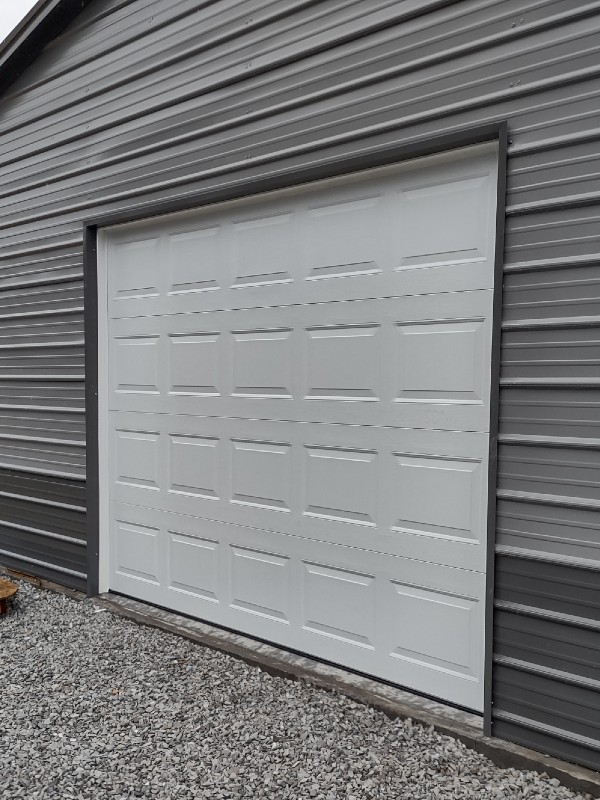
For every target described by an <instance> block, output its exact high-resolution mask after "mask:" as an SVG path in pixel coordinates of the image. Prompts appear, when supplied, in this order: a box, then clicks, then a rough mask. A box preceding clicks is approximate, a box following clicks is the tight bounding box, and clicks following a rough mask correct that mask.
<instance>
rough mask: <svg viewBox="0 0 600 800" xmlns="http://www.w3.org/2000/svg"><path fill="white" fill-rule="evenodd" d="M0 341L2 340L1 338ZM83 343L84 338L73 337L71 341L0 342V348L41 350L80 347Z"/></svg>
mask: <svg viewBox="0 0 600 800" xmlns="http://www.w3.org/2000/svg"><path fill="white" fill-rule="evenodd" d="M0 341H2V339H1V338H0ZM84 344H85V340H84V339H74V340H73V341H71V342H32V343H27V342H23V343H21V342H15V343H14V344H0V350H11V351H12V350H41V349H48V348H55V347H57V348H61V349H66V348H69V347H82V346H83V345H84Z"/></svg>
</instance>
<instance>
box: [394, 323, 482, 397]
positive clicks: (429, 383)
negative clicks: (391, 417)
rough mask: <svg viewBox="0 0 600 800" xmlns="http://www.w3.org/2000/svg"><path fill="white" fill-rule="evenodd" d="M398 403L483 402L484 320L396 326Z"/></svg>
mask: <svg viewBox="0 0 600 800" xmlns="http://www.w3.org/2000/svg"><path fill="white" fill-rule="evenodd" d="M396 332H397V334H396V335H397V347H398V362H397V363H398V366H397V370H398V373H397V375H398V389H397V399H398V400H400V401H407V400H408V401H419V400H420V401H428V400H429V401H435V402H452V403H472V404H477V405H481V404H482V403H483V402H484V394H485V388H484V386H485V381H484V368H485V367H486V366H487V369H488V370H489V363H487V364H486V359H485V357H484V352H485V344H486V342H485V335H484V333H485V327H484V323H483V320H467V321H460V322H423V323H416V324H397V326H396Z"/></svg>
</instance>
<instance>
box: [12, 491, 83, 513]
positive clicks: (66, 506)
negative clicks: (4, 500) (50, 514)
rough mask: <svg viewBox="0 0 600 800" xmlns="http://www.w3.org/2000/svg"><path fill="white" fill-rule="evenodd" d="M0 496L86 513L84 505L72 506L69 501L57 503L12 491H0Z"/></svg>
mask: <svg viewBox="0 0 600 800" xmlns="http://www.w3.org/2000/svg"><path fill="white" fill-rule="evenodd" d="M0 497H8V498H9V499H10V500H23V501H25V502H26V503H33V504H34V505H39V506H51V507H52V508H62V509H64V510H65V511H75V512H77V513H80V514H85V513H86V508H85V506H74V505H70V504H69V503H59V502H58V501H57V500H46V498H44V497H31V496H30V495H23V494H14V493H13V492H0Z"/></svg>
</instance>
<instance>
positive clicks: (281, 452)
mask: <svg viewBox="0 0 600 800" xmlns="http://www.w3.org/2000/svg"><path fill="white" fill-rule="evenodd" d="M232 445H233V458H232V460H233V463H232V478H231V481H232V491H231V500H232V502H233V503H242V504H244V505H251V506H260V507H261V508H271V509H276V510H277V511H289V510H290V505H291V492H292V463H291V462H292V448H291V445H289V444H279V443H273V442H253V441H233V442H232Z"/></svg>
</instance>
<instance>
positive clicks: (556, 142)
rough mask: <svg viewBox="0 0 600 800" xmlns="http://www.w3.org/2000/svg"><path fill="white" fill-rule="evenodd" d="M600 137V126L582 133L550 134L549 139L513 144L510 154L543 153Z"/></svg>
mask: <svg viewBox="0 0 600 800" xmlns="http://www.w3.org/2000/svg"><path fill="white" fill-rule="evenodd" d="M598 139H600V128H591V129H588V130H586V131H582V132H581V133H568V134H566V135H563V136H550V137H548V138H547V139H540V140H538V141H537V142H525V143H523V144H516V145H511V147H510V152H509V156H520V155H527V154H528V153H537V152H539V153H543V152H544V151H547V150H554V149H559V148H561V147H569V146H570V145H573V144H585V143H586V142H596V141H597V140H598Z"/></svg>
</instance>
